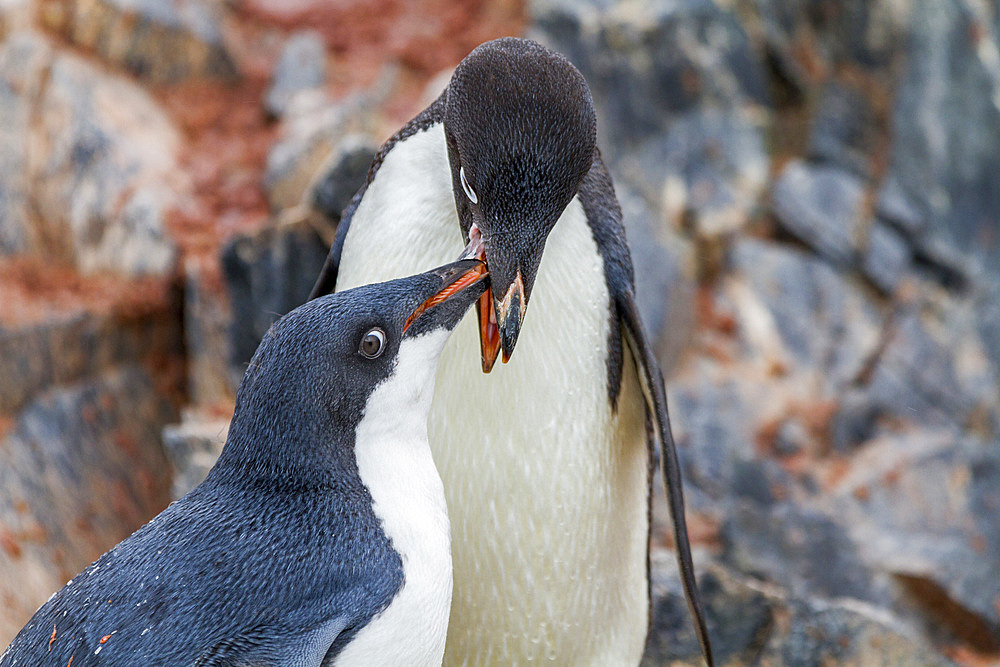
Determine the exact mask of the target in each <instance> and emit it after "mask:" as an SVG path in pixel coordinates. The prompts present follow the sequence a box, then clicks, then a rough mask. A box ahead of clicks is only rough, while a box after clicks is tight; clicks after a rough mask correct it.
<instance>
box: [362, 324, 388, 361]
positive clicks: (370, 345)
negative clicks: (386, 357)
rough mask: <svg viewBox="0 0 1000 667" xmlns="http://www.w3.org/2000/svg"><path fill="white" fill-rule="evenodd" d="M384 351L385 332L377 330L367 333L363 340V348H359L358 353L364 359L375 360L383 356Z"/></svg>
mask: <svg viewBox="0 0 1000 667" xmlns="http://www.w3.org/2000/svg"><path fill="white" fill-rule="evenodd" d="M383 349H385V332H384V331H382V330H381V329H378V328H376V329H372V330H371V331H369V332H368V333H366V334H365V336H364V338H362V339H361V346H360V347H359V348H358V352H360V353H361V356H363V357H368V358H369V359H374V358H375V357H377V356H378V355H380V354H382V350H383Z"/></svg>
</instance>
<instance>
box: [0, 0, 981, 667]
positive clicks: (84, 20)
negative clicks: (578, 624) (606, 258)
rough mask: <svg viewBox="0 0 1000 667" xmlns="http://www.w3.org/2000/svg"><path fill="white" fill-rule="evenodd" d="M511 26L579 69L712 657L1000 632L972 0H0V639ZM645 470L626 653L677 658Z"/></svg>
mask: <svg viewBox="0 0 1000 667" xmlns="http://www.w3.org/2000/svg"><path fill="white" fill-rule="evenodd" d="M507 34H521V35H526V36H529V37H532V38H535V39H538V40H540V41H542V42H544V43H546V44H548V45H550V46H552V47H553V48H556V49H558V50H560V51H562V52H563V53H565V54H566V55H567V56H568V57H569V58H570V59H571V60H572V61H573V62H574V63H575V64H576V65H577V66H578V67H579V68H580V69H581V71H582V72H583V73H584V75H585V76H586V77H587V79H588V81H590V84H591V86H592V89H593V92H594V97H595V100H596V103H597V105H598V110H599V133H600V143H601V146H602V150H603V152H604V156H605V158H606V160H607V161H608V162H609V164H610V166H611V168H612V172H613V174H614V176H615V179H616V185H617V188H618V192H619V196H620V198H621V201H622V204H623V207H624V209H625V212H626V222H627V225H628V232H629V235H630V241H631V245H632V250H633V255H634V260H635V264H636V269H637V279H638V283H639V286H638V291H639V296H640V299H641V304H642V309H643V316H644V319H645V321H646V324H647V327H648V329H649V330H650V331H651V332H652V333H653V335H654V336H655V339H656V344H657V350H658V352H659V354H660V356H661V360H662V362H663V365H664V368H665V370H666V371H667V372H668V373H669V378H668V394H669V401H670V407H671V410H672V416H673V421H674V428H675V432H676V435H677V438H678V441H679V445H680V447H681V452H680V454H681V459H682V465H683V467H684V472H685V484H686V488H685V490H686V493H687V499H688V510H689V522H690V527H691V530H692V535H693V540H694V542H695V558H696V561H697V562H698V564H699V569H700V581H701V586H702V593H703V595H704V598H705V602H706V604H707V614H708V621H709V630H710V632H711V634H712V636H713V639H714V642H715V648H716V652H717V658H718V660H719V662H721V663H723V664H749V663H754V664H758V663H759V664H774V665H777V664H796V665H816V664H842V663H843V664H857V665H869V664H891V665H897V664H951V663H953V662H954V663H958V664H962V665H987V664H1000V447H998V431H1000V180H998V179H1000V11H998V6H997V0H716V1H714V2H713V1H712V0H652V1H643V0H621V1H619V2H615V1H614V0H589V1H587V2H578V1H576V0H526V1H525V2H524V3H522V2H517V1H515V0H462V1H461V2H451V1H449V0H419V1H415V2H404V1H403V0H353V1H351V2H338V3H330V2H324V1H322V0H284V1H282V0H216V1H213V0H0V645H4V644H6V643H7V642H8V641H9V640H10V639H11V638H12V637H13V635H14V633H15V632H16V631H17V629H18V628H19V627H20V626H21V625H22V624H23V623H24V622H25V621H26V620H27V618H28V617H29V616H30V615H31V613H33V611H34V610H35V608H36V607H37V606H38V605H39V604H41V603H42V602H43V601H44V600H45V599H46V598H47V597H48V596H49V594H50V593H51V592H52V591H54V590H55V589H57V588H58V587H60V586H61V585H62V584H63V583H64V582H65V581H66V580H67V579H68V578H69V577H70V576H72V575H73V574H75V573H76V572H77V571H78V570H80V569H82V568H83V567H84V566H85V565H87V564H88V563H89V562H90V561H91V560H93V559H94V558H95V557H96V556H98V555H99V554H100V553H102V552H103V551H104V550H106V549H107V548H109V547H110V546H112V545H113V544H114V543H115V542H117V541H118V540H120V539H121V538H123V537H125V536H126V535H128V534H129V533H130V532H131V531H132V530H133V529H135V528H136V527H138V526H139V525H141V524H142V523H143V522H144V521H146V520H147V519H148V518H149V517H151V516H152V515H153V514H155V513H156V512H157V511H159V510H160V509H162V508H163V507H164V506H165V505H166V503H168V502H169V501H170V499H171V498H172V497H176V496H178V495H180V494H182V493H184V492H185V491H186V490H187V489H189V488H191V486H193V485H194V484H195V483H197V481H198V480H199V479H200V476H201V475H203V474H204V473H205V471H207V469H208V468H209V467H210V466H211V465H212V462H213V460H214V457H215V455H216V454H217V452H218V451H219V449H220V448H221V446H222V442H223V441H224V439H225V433H226V425H227V422H228V419H229V416H230V415H231V411H232V401H233V395H234V391H235V387H236V385H237V383H238V381H239V378H240V376H241V374H242V372H243V369H244V366H245V363H246V361H247V360H248V359H249V357H250V354H251V353H252V352H253V350H254V348H255V347H256V344H257V341H258V340H259V338H260V336H261V335H262V334H263V332H264V331H265V330H266V329H267V327H268V326H269V324H270V323H271V322H272V321H273V320H274V319H275V318H276V317H277V316H278V315H279V314H281V313H284V312H287V311H288V310H290V309H291V308H293V307H295V306H296V305H298V304H299V303H300V302H301V301H302V300H303V299H304V297H305V296H306V294H307V293H308V291H309V288H310V287H311V285H312V282H313V279H314V277H315V275H316V274H317V272H318V270H319V267H320V265H321V263H322V261H323V259H324V257H325V254H326V248H327V246H328V244H329V243H330V241H331V240H332V238H333V234H334V232H335V229H336V224H337V221H338V218H339V214H340V211H341V210H342V209H343V207H344V206H345V205H346V203H347V202H348V200H349V198H350V197H351V195H352V194H353V192H354V191H355V190H356V188H357V187H358V186H359V184H360V183H361V182H362V180H363V178H364V175H365V173H366V171H367V167H368V163H369V160H370V159H371V156H372V154H373V152H374V150H375V149H376V147H377V146H378V145H379V144H380V143H381V141H383V140H384V139H385V138H386V137H387V136H388V135H389V134H391V133H392V131H393V130H394V129H395V128H396V127H398V126H399V125H400V124H402V123H403V122H404V121H405V120H407V119H408V118H409V117H410V116H412V115H413V114H415V113H416V112H417V111H419V109H421V108H422V107H423V106H424V105H425V104H426V103H427V102H428V101H430V100H431V99H433V98H434V97H435V96H436V94H437V92H438V91H439V90H441V88H443V86H444V85H445V84H446V83H447V79H448V76H449V73H450V68H451V67H453V66H454V65H455V64H456V63H457V62H458V60H460V59H461V57H462V56H463V55H464V54H465V53H467V52H468V51H469V50H470V49H471V48H473V47H474V46H475V45H476V44H478V43H480V42H481V41H484V40H486V39H490V38H493V37H497V36H501V35H507ZM657 502H658V505H657V508H656V510H657V521H656V531H655V534H654V538H655V549H654V551H653V556H652V563H653V570H654V577H653V584H654V585H653V590H654V596H655V621H654V623H655V628H654V632H653V635H652V638H651V642H650V646H649V651H648V655H647V663H648V664H650V665H659V664H674V663H679V664H699V662H698V654H697V645H696V643H695V640H694V635H693V632H692V631H691V626H690V622H689V621H688V619H687V613H686V608H685V606H684V603H683V598H682V596H681V595H680V586H679V581H678V579H677V576H676V573H675V569H676V568H675V566H674V563H673V554H672V552H671V551H670V544H669V540H670V538H669V526H668V524H667V522H666V521H667V520H666V518H665V513H664V511H663V507H662V500H661V499H660V498H659V497H658V498H657Z"/></svg>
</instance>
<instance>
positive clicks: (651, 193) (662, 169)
mask: <svg viewBox="0 0 1000 667" xmlns="http://www.w3.org/2000/svg"><path fill="white" fill-rule="evenodd" d="M768 168H769V160H768V157H767V154H766V153H765V151H764V142H763V134H762V131H761V129H760V127H758V126H757V125H756V124H755V123H754V122H752V121H751V120H750V119H749V118H748V117H747V115H745V114H742V113H738V112H723V111H720V110H714V109H708V110H705V109H699V110H695V111H691V112H690V113H687V114H684V115H681V116H678V117H677V118H676V119H675V120H674V122H673V123H671V125H670V127H669V129H668V130H666V131H665V132H664V133H663V134H660V135H656V136H654V137H651V138H650V139H648V140H647V141H645V142H644V143H643V144H642V145H641V146H639V147H638V148H637V149H636V150H635V151H633V152H631V153H630V154H629V155H628V156H626V157H623V158H622V159H621V160H620V161H619V163H618V164H616V171H617V172H618V173H620V174H621V176H622V178H624V179H625V180H626V181H627V182H628V183H630V184H631V185H633V186H634V187H635V188H636V189H637V190H638V191H639V192H640V193H641V194H642V195H643V196H644V197H646V199H647V200H648V201H650V202H652V203H653V204H654V205H655V206H656V207H657V208H658V209H660V210H662V211H663V212H664V214H665V217H666V220H667V222H668V223H669V225H670V226H671V227H673V228H674V229H679V228H681V227H682V226H684V225H686V226H690V227H693V229H691V231H692V232H694V233H696V234H698V235H699V236H701V237H704V238H712V237H718V236H722V235H726V234H732V233H733V232H736V231H738V230H740V229H741V228H743V227H744V226H745V225H746V223H747V221H748V219H749V218H750V216H751V214H752V213H753V211H754V210H755V209H756V207H757V202H758V199H759V198H760V196H761V194H762V193H763V191H764V188H765V186H766V182H767V175H768Z"/></svg>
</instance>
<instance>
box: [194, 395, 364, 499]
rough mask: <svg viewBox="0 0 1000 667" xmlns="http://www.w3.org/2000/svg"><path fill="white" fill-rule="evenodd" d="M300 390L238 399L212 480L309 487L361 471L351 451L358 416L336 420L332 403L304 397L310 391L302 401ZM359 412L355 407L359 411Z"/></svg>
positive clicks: (242, 483)
mask: <svg viewBox="0 0 1000 667" xmlns="http://www.w3.org/2000/svg"><path fill="white" fill-rule="evenodd" d="M296 393H297V389H296V388H290V389H289V390H288V391H287V393H286V394H284V395H282V396H281V397H280V399H279V398H275V400H266V397H260V396H255V397H254V398H252V399H250V400H241V399H242V398H243V397H238V398H237V403H236V410H235V412H234V414H233V420H232V424H231V426H230V429H229V436H228V438H227V439H226V445H225V447H224V448H223V451H222V455H221V456H220V457H219V460H218V462H217V463H216V465H215V467H214V468H213V469H212V477H213V478H214V479H228V478H230V477H231V478H232V479H236V480H239V483H240V485H241V486H245V485H246V482H247V481H248V480H252V481H253V482H255V483H256V485H257V486H262V487H273V488H282V489H290V488H291V489H303V490H306V489H316V488H320V487H328V486H330V485H331V483H332V481H333V480H338V479H339V480H343V479H347V478H349V477H351V476H356V475H357V467H356V464H355V461H354V457H353V456H352V452H353V449H354V441H355V432H354V431H355V427H356V425H357V419H354V420H343V419H337V418H336V414H335V413H334V411H333V410H331V409H329V407H327V406H318V405H315V401H314V400H313V401H311V402H305V401H308V400H309V397H308V396H303V397H302V401H301V402H300V401H299V400H298V399H299V397H297V396H296ZM309 405H313V407H312V408H311V409H310V408H308V407H307V406H309ZM360 411H361V407H360V406H356V407H355V414H360ZM345 422H346V423H345Z"/></svg>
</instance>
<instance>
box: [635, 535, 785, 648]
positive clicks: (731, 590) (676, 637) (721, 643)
mask: <svg viewBox="0 0 1000 667" xmlns="http://www.w3.org/2000/svg"><path fill="white" fill-rule="evenodd" d="M650 561H651V572H652V575H651V589H652V597H653V612H652V624H651V627H650V631H649V643H648V644H647V646H646V653H645V655H644V656H643V660H642V664H643V665H645V666H647V667H652V666H654V665H672V664H676V663H677V662H678V661H679V662H681V663H682V664H688V663H690V664H694V665H699V664H703V662H702V658H701V649H700V647H699V646H698V639H697V636H696V635H695V632H694V626H693V624H692V623H691V618H690V614H689V612H688V607H687V601H686V600H685V598H684V591H683V589H682V588H681V583H680V578H679V577H678V576H677V574H676V566H675V564H674V561H673V554H670V553H667V552H664V551H656V552H654V553H652V554H651V555H650ZM698 588H699V592H700V593H701V599H702V603H703V605H704V610H705V615H706V619H705V620H706V624H707V626H708V634H709V637H711V639H712V650H713V653H714V657H715V662H716V664H719V665H730V664H741V665H747V664H753V662H754V657H755V656H756V655H757V654H758V653H759V652H760V651H761V650H762V649H763V647H764V645H765V644H766V642H767V639H768V637H769V636H770V634H771V632H772V631H773V630H774V624H775V618H774V615H775V604H774V602H773V601H772V600H770V599H768V597H767V596H765V595H764V594H763V593H761V592H760V591H758V590H755V589H753V588H751V587H750V586H748V585H746V584H745V583H744V582H743V581H740V580H739V578H738V577H736V576H734V573H731V572H728V571H726V570H725V569H724V568H722V567H719V566H714V567H712V568H711V569H703V570H701V571H700V572H699V573H698Z"/></svg>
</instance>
